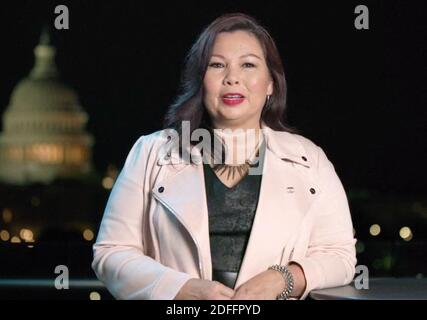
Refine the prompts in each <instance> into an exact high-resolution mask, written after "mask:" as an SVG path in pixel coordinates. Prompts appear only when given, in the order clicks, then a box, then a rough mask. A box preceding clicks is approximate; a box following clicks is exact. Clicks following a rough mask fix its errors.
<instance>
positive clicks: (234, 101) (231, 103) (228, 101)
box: [222, 97, 245, 106]
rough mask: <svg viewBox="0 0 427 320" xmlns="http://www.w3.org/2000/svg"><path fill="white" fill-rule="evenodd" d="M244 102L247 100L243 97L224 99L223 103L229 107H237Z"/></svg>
mask: <svg viewBox="0 0 427 320" xmlns="http://www.w3.org/2000/svg"><path fill="white" fill-rule="evenodd" d="M244 100H245V98H243V97H240V98H222V102H224V104H226V105H229V106H235V105H238V104H241V103H242V102H243V101H244Z"/></svg>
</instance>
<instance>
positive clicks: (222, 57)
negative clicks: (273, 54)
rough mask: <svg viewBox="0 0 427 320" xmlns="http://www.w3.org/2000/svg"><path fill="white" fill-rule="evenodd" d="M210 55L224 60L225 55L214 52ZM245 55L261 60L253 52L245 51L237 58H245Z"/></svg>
mask: <svg viewBox="0 0 427 320" xmlns="http://www.w3.org/2000/svg"><path fill="white" fill-rule="evenodd" d="M212 57H218V58H221V59H224V60H226V59H225V57H224V56H223V55H221V54H215V53H214V54H213V55H212ZM246 57H255V58H257V59H259V60H262V59H261V58H260V57H259V56H257V55H256V54H254V53H247V54H244V55H241V56H240V57H239V58H246Z"/></svg>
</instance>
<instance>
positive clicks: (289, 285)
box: [268, 264, 294, 300]
mask: <svg viewBox="0 0 427 320" xmlns="http://www.w3.org/2000/svg"><path fill="white" fill-rule="evenodd" d="M268 269H271V270H276V271H278V272H280V273H281V274H282V276H283V278H285V282H286V288H285V290H283V291H282V293H280V294H279V295H278V296H277V300H288V299H289V296H290V295H291V293H292V290H294V276H293V275H292V273H291V272H290V271H289V269H288V268H287V267H285V266H281V265H279V264H275V265H273V266H270V267H269V268H268Z"/></svg>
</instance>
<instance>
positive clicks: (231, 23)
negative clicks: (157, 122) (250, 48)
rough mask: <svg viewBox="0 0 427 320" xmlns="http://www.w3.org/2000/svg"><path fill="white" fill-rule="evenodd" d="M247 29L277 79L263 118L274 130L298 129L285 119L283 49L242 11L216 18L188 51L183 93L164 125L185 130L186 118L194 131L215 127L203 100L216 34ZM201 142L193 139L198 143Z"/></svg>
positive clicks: (183, 74) (171, 109)
mask: <svg viewBox="0 0 427 320" xmlns="http://www.w3.org/2000/svg"><path fill="white" fill-rule="evenodd" d="M237 30H239V31H247V32H250V33H252V34H253V35H255V36H256V37H257V39H258V41H259V42H260V44H261V47H262V49H263V51H264V55H265V58H266V62H267V67H268V69H269V71H270V75H271V77H272V79H273V86H274V87H273V94H272V95H271V97H270V99H269V102H268V103H267V104H266V105H265V106H264V109H263V111H262V113H261V119H260V120H262V121H264V122H265V124H266V125H267V126H268V127H270V128H271V129H273V130H277V131H287V132H297V131H298V130H297V129H296V128H293V127H290V126H288V125H287V124H285V122H284V118H285V110H286V93H287V88H286V79H285V72H284V70H283V65H282V61H281V59H280V55H279V51H278V50H277V47H276V44H275V43H274V40H273V38H272V37H271V36H270V34H269V33H268V31H267V30H266V29H265V28H264V27H263V26H261V25H260V24H259V23H258V22H257V21H256V20H255V19H254V18H253V17H250V16H248V15H246V14H242V13H233V14H225V15H222V16H220V17H218V18H217V19H215V20H214V21H213V22H212V23H211V24H210V25H208V26H207V27H206V28H205V29H204V30H203V32H202V33H201V34H200V36H199V37H198V39H197V41H196V42H195V43H194V44H193V46H192V47H191V49H190V51H189V52H188V54H187V56H186V59H185V63H184V69H183V72H182V76H181V83H180V93H179V94H178V96H177V97H176V99H175V101H174V102H173V103H172V105H170V106H169V108H168V110H167V112H166V115H165V117H164V121H163V128H164V129H166V128H171V129H175V130H176V131H177V132H178V133H179V134H180V135H181V133H182V121H189V122H190V132H193V130H195V129H197V128H206V129H208V130H212V129H213V128H212V127H211V120H210V117H209V114H208V113H207V111H206V108H205V106H204V104H203V79H204V75H205V72H206V70H207V67H208V63H209V60H210V58H211V55H212V48H213V46H214V42H215V39H216V36H217V35H218V34H219V33H221V32H232V31H237ZM196 143H197V142H191V144H196Z"/></svg>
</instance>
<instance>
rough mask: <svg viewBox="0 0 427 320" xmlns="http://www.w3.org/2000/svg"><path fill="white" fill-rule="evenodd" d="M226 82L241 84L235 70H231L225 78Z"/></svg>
mask: <svg viewBox="0 0 427 320" xmlns="http://www.w3.org/2000/svg"><path fill="white" fill-rule="evenodd" d="M224 84H227V85H229V86H232V85H235V84H239V80H238V77H237V75H236V73H235V72H229V73H228V74H227V76H226V77H225V78H224Z"/></svg>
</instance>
